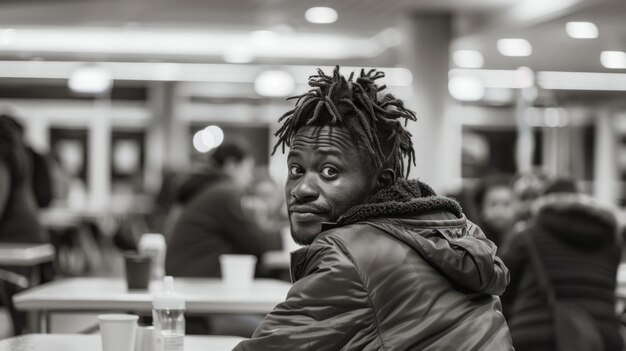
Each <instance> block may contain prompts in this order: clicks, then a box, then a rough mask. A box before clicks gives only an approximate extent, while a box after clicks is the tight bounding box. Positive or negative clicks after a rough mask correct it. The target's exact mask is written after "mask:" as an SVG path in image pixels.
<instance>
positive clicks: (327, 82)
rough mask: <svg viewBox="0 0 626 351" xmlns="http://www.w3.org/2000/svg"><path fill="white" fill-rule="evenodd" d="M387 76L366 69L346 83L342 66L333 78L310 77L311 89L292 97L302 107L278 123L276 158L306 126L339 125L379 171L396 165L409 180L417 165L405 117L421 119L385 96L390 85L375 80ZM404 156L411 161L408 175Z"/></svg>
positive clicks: (400, 103)
mask: <svg viewBox="0 0 626 351" xmlns="http://www.w3.org/2000/svg"><path fill="white" fill-rule="evenodd" d="M384 76H385V73H383V72H381V71H377V70H375V69H371V70H370V71H368V72H367V73H366V72H365V70H363V69H361V73H360V75H359V77H358V78H356V81H355V80H353V78H354V72H352V73H351V74H350V77H349V78H348V79H347V80H346V78H345V77H344V76H342V75H340V74H339V66H336V67H335V69H334V71H333V75H332V76H328V75H326V74H325V73H324V72H323V71H322V70H321V69H318V70H317V74H316V75H312V76H310V77H309V86H311V87H312V89H311V90H309V91H308V92H307V93H305V94H302V95H298V96H292V97H290V98H288V99H287V100H291V99H297V100H296V106H295V107H294V109H292V110H290V111H288V112H287V113H285V114H284V115H283V116H281V117H280V119H279V120H278V122H279V123H280V122H283V124H282V126H281V127H280V128H279V129H278V131H276V133H275V135H276V136H277V137H278V142H277V143H276V145H275V146H274V149H273V151H272V155H273V154H274V153H275V152H276V150H277V149H278V147H279V146H282V151H283V153H284V152H285V146H287V147H289V146H290V145H291V141H292V138H293V137H294V135H295V134H296V133H297V132H298V130H299V129H300V128H302V127H306V126H339V127H345V128H346V129H348V130H349V131H350V133H351V135H352V137H353V138H354V139H355V141H356V143H357V145H359V147H360V148H362V149H364V150H365V151H366V152H367V153H368V154H369V156H370V158H371V159H372V161H373V162H374V164H375V165H376V167H378V168H382V167H383V166H386V167H390V168H392V169H393V170H394V171H395V173H396V175H398V176H400V177H403V176H404V174H405V173H406V176H407V177H408V175H409V172H410V170H411V163H412V164H413V165H415V151H414V150H413V142H412V141H411V133H409V132H408V131H407V130H406V129H405V128H404V127H403V126H402V123H401V122H400V119H402V118H404V120H405V126H406V124H407V123H408V121H409V120H411V121H416V120H417V118H416V117H415V113H414V112H413V111H410V110H408V109H406V108H405V107H404V103H403V102H402V100H399V99H396V98H395V97H394V96H393V95H391V94H388V93H387V94H384V95H382V94H379V93H380V92H381V91H382V90H384V89H385V88H386V86H385V85H382V86H378V85H376V83H375V81H376V80H378V79H380V78H383V77H384ZM380 95H382V96H380ZM404 158H407V167H406V172H405V167H404V162H403V160H404Z"/></svg>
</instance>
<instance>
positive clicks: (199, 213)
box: [165, 142, 280, 277]
mask: <svg viewBox="0 0 626 351" xmlns="http://www.w3.org/2000/svg"><path fill="white" fill-rule="evenodd" d="M253 177H254V158H253V157H252V155H251V154H250V153H249V151H248V150H247V149H246V147H245V146H244V145H243V144H240V143H235V142H224V143H223V144H222V145H220V146H218V147H217V148H216V149H215V150H214V151H213V153H212V154H211V155H210V156H209V160H208V162H207V163H206V164H205V165H204V166H202V167H201V168H200V169H199V170H197V171H195V172H193V173H192V174H191V175H189V176H187V177H186V179H185V180H184V181H183V182H182V183H181V185H180V186H179V187H178V191H177V201H178V202H179V203H180V204H181V205H182V209H181V211H180V214H179V215H178V218H177V219H176V220H175V223H174V225H173V227H172V229H171V232H170V233H169V234H168V249H167V258H166V268H165V269H166V272H167V274H168V275H173V276H181V277H220V275H221V274H220V264H219V256H220V255H222V254H250V255H255V256H257V257H258V258H260V257H261V255H262V254H263V253H264V252H266V251H269V250H273V249H279V248H280V234H279V232H278V231H276V232H268V231H265V230H263V228H261V227H260V226H259V225H258V223H257V221H255V219H256V218H255V215H254V214H251V213H250V211H254V210H255V209H254V208H250V206H249V205H248V203H249V201H248V200H249V198H248V197H247V196H246V190H247V188H248V187H249V186H250V185H251V183H252V181H253Z"/></svg>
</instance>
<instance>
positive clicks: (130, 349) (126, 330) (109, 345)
mask: <svg viewBox="0 0 626 351" xmlns="http://www.w3.org/2000/svg"><path fill="white" fill-rule="evenodd" d="M138 319H139V316H137V315H134V314H101V315H98V322H99V323H100V336H101V338H102V351H134V349H135V333H136V332H137V320H138Z"/></svg>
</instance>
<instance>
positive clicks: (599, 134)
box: [593, 107, 618, 204]
mask: <svg viewBox="0 0 626 351" xmlns="http://www.w3.org/2000/svg"><path fill="white" fill-rule="evenodd" d="M612 114H613V111H612V109H611V108H608V107H605V108H599V109H598V110H597V115H596V120H595V126H596V134H595V148H594V167H593V195H594V196H595V197H596V198H597V199H599V200H601V201H603V202H607V203H611V204H616V203H617V196H618V191H617V190H618V188H617V181H616V180H617V173H618V172H617V165H616V163H617V162H616V147H615V146H616V145H615V143H616V136H615V128H613V118H612Z"/></svg>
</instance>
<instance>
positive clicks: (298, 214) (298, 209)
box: [289, 205, 328, 222]
mask: <svg viewBox="0 0 626 351" xmlns="http://www.w3.org/2000/svg"><path fill="white" fill-rule="evenodd" d="M289 213H290V216H291V218H292V219H293V220H295V221H297V222H313V221H319V220H320V219H323V218H325V217H326V214H327V213H328V212H327V211H326V210H325V209H322V208H320V207H319V206H305V205H294V206H291V207H289Z"/></svg>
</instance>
